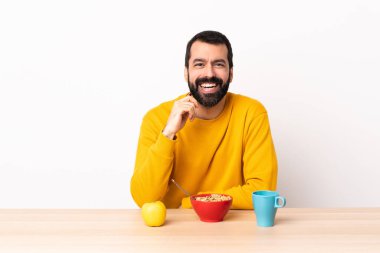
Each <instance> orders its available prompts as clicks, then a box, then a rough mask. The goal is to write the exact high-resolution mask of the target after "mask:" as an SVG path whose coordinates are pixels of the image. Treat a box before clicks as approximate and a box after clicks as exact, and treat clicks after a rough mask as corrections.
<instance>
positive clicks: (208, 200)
mask: <svg viewBox="0 0 380 253" xmlns="http://www.w3.org/2000/svg"><path fill="white" fill-rule="evenodd" d="M190 201H191V205H192V206H193V209H194V211H195V212H196V213H197V215H198V216H199V219H200V220H201V221H205V222H218V221H223V218H224V216H225V215H226V214H227V213H228V210H230V207H231V204H232V197H231V196H230V195H227V194H215V193H213V194H198V195H192V196H191V197H190Z"/></svg>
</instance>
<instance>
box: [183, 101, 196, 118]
mask: <svg viewBox="0 0 380 253" xmlns="http://www.w3.org/2000/svg"><path fill="white" fill-rule="evenodd" d="M184 113H187V114H188V118H189V120H190V121H193V120H194V119H195V117H196V113H195V108H194V105H193V104H192V103H189V104H184V105H183V107H182V114H184Z"/></svg>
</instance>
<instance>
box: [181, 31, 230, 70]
mask: <svg viewBox="0 0 380 253" xmlns="http://www.w3.org/2000/svg"><path fill="white" fill-rule="evenodd" d="M195 41H201V42H205V43H209V44H213V45H220V44H224V45H226V46H227V50H228V52H227V59H228V65H229V67H230V69H231V68H232V67H233V65H234V64H233V62H232V57H233V54H232V47H231V43H230V41H229V40H228V39H227V37H226V36H225V35H224V34H222V33H220V32H216V31H203V32H200V33H198V34H196V35H195V36H194V37H193V38H192V39H191V40H190V41H189V42H188V43H187V46H186V55H185V66H186V68H189V60H190V49H191V46H192V45H193V43H194V42H195Z"/></svg>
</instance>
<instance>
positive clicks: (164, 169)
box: [131, 31, 277, 209]
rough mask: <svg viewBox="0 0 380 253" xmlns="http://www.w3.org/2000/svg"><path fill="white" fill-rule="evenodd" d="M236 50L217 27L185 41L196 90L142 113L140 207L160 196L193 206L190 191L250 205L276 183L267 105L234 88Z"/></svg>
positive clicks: (134, 188)
mask: <svg viewBox="0 0 380 253" xmlns="http://www.w3.org/2000/svg"><path fill="white" fill-rule="evenodd" d="M232 58H233V54H232V48H231V44H230V42H229V40H228V39H227V37H226V36H225V35H223V34H221V33H219V32H216V31H204V32H201V33H198V34H196V35H195V36H194V37H193V38H192V39H191V40H190V41H189V42H188V44H187V48H186V55H185V79H186V81H187V82H188V86H189V89H190V92H189V93H187V94H184V95H181V96H180V97H178V98H177V99H174V100H172V101H168V102H164V103H162V104H160V105H159V106H157V107H155V108H153V109H151V110H150V111H149V112H148V113H147V114H146V115H145V117H144V118H143V122H142V125H141V132H140V137H139V143H138V147H137V155H136V162H135V169H134V173H133V176H132V179H131V194H132V197H133V198H134V200H135V202H136V203H137V205H138V206H140V207H141V206H142V205H143V204H144V203H147V202H154V201H157V200H161V201H162V202H163V203H164V204H165V205H166V207H168V208H178V207H180V206H182V207H183V208H191V203H190V199H189V197H188V196H186V195H185V194H184V193H183V191H181V190H180V189H178V187H177V186H176V185H175V184H173V182H172V179H175V182H177V183H178V184H179V185H180V186H181V187H182V188H183V189H186V190H187V192H189V193H190V194H197V193H223V194H228V195H231V196H232V198H233V203H232V208H234V209H252V208H253V206H252V197H251V196H252V192H254V191H257V190H275V189H276V184H277V159H276V153H275V149H274V145H273V141H272V136H271V132H270V126H269V120H268V115H267V111H266V109H265V108H264V106H263V105H262V104H261V103H260V102H258V101H257V100H255V99H252V98H249V97H246V96H242V95H238V94H233V93H230V92H228V87H229V85H230V83H231V82H232V79H233V61H232Z"/></svg>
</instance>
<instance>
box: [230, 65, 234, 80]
mask: <svg viewBox="0 0 380 253" xmlns="http://www.w3.org/2000/svg"><path fill="white" fill-rule="evenodd" d="M233 78H234V68H231V69H230V83H232V79H233Z"/></svg>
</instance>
